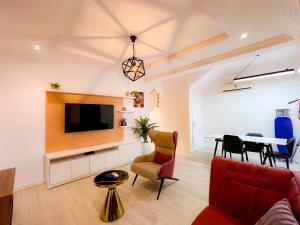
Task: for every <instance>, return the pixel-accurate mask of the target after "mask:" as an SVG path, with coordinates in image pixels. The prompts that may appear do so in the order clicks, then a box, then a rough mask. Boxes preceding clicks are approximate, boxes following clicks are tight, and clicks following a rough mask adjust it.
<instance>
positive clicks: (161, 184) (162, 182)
mask: <svg viewBox="0 0 300 225" xmlns="http://www.w3.org/2000/svg"><path fill="white" fill-rule="evenodd" d="M164 180H165V178H161V180H160V186H159V190H158V195H157V200H158V199H159V195H160V192H161V189H162V186H163V184H164Z"/></svg>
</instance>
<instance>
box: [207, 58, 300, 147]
mask: <svg viewBox="0 0 300 225" xmlns="http://www.w3.org/2000/svg"><path fill="white" fill-rule="evenodd" d="M296 64H297V63H296V61H295V58H294V57H288V58H281V59H280V60H275V61H272V60H271V61H269V62H264V63H261V64H258V65H256V66H253V67H252V68H251V69H249V71H248V72H247V74H258V73H261V72H262V71H275V70H277V69H279V68H281V69H282V68H286V67H295V65H296ZM230 71H231V72H230ZM233 71H234V70H233ZM233 74H234V73H232V70H229V71H226V70H215V71H213V72H211V73H210V74H208V75H210V76H212V77H213V79H211V80H210V81H209V82H207V83H206V86H205V88H204V90H202V91H203V95H204V96H203V98H204V105H203V106H204V107H203V111H204V118H205V119H204V121H205V124H204V127H205V135H209V134H213V133H227V134H246V133H247V132H259V133H262V134H263V135H265V136H270V137H274V118H275V116H276V114H275V109H278V108H289V109H291V119H292V121H293V126H294V136H295V137H299V136H300V121H299V120H298V118H297V115H298V110H299V109H298V104H292V105H289V104H288V102H289V101H291V100H294V99H297V98H299V97H300V82H299V76H298V75H297V74H296V73H295V74H294V75H290V76H286V77H276V78H270V79H261V80H256V81H255V83H254V88H253V89H251V90H244V91H236V92H228V93H222V91H221V89H222V84H224V83H226V82H227V81H228V80H232V78H233ZM213 144H214V141H207V140H206V147H212V145H213Z"/></svg>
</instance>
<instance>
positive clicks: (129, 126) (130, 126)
mask: <svg viewBox="0 0 300 225" xmlns="http://www.w3.org/2000/svg"><path fill="white" fill-rule="evenodd" d="M120 127H122V128H132V127H134V125H126V126H120Z"/></svg>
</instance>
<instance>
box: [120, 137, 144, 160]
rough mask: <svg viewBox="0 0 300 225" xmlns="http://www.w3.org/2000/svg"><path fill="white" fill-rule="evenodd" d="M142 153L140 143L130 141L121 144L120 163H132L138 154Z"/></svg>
mask: <svg viewBox="0 0 300 225" xmlns="http://www.w3.org/2000/svg"><path fill="white" fill-rule="evenodd" d="M139 155H141V150H140V143H138V142H135V143H130V144H125V145H120V146H119V163H120V164H124V163H130V162H132V161H133V160H134V159H135V158H136V157H137V156H139Z"/></svg>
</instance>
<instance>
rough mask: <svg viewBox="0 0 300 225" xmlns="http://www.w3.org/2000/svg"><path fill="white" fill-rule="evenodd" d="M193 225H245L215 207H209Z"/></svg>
mask: <svg viewBox="0 0 300 225" xmlns="http://www.w3.org/2000/svg"><path fill="white" fill-rule="evenodd" d="M192 225H245V224H244V223H242V222H241V221H239V220H238V219H236V218H234V217H232V216H231V215H229V214H228V213H226V212H225V211H223V210H220V209H218V208H216V207H213V206H207V207H206V208H205V209H204V210H203V211H202V212H201V213H200V214H199V216H198V217H197V218H196V219H195V220H194V222H193V223H192Z"/></svg>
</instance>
